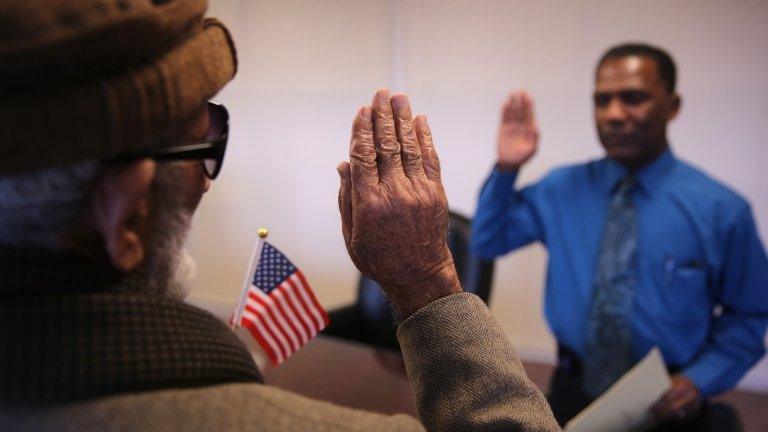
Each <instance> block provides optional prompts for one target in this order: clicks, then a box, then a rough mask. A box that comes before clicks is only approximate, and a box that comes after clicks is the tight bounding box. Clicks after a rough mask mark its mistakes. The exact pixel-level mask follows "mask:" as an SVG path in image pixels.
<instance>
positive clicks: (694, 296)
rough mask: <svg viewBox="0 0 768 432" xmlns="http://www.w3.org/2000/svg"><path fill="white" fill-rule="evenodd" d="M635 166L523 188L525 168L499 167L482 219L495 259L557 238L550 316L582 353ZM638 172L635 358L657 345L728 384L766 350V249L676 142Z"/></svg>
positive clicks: (698, 378)
mask: <svg viewBox="0 0 768 432" xmlns="http://www.w3.org/2000/svg"><path fill="white" fill-rule="evenodd" d="M626 175H627V171H626V169H625V168H624V167H623V166H621V165H620V164H618V163H616V162H615V161H613V160H610V159H607V158H606V159H601V160H597V161H592V162H589V163H586V164H581V165H574V166H568V167H564V168H560V169H556V170H554V171H552V172H551V173H549V174H548V175H547V176H546V177H544V178H543V179H542V180H541V181H539V182H538V183H535V184H533V185H531V186H528V187H525V188H523V189H520V190H516V189H515V188H514V183H515V179H516V177H517V174H516V173H503V172H499V171H498V170H494V172H493V173H492V174H491V176H490V178H489V179H488V180H487V182H486V183H485V186H484V187H483V189H482V191H481V193H480V200H479V203H478V207H477V213H476V214H475V218H474V222H473V238H472V249H473V250H474V251H475V252H476V253H478V254H479V255H482V256H484V257H486V258H491V257H496V256H499V255H502V254H504V253H506V252H509V251H510V250H513V249H517V248H519V247H522V246H524V245H526V244H529V243H531V242H534V241H541V242H542V243H543V244H544V245H545V246H546V247H547V250H548V252H549V263H548V267H547V282H546V292H545V314H546V318H547V321H548V323H549V326H550V328H551V330H552V332H553V333H554V334H555V337H556V338H557V340H558V341H559V342H560V343H561V344H563V345H565V346H567V347H569V348H571V349H572V350H574V351H576V352H577V353H578V354H579V355H580V356H581V357H582V358H584V354H585V352H584V350H585V345H586V323H587V321H586V320H587V312H588V310H589V305H590V301H591V299H592V284H593V280H594V273H595V268H596V260H597V256H598V251H599V245H600V236H601V235H602V232H603V221H604V219H605V211H606V208H607V204H608V199H609V197H610V195H611V192H612V190H613V188H614V187H615V186H616V184H617V183H618V182H619V181H620V180H621V179H623V178H624V177H625V176H626ZM636 178H637V180H638V183H639V187H638V189H637V190H636V191H635V193H634V195H633V199H634V203H635V208H636V209H637V223H638V233H637V236H638V245H637V253H638V256H637V258H638V267H637V272H638V276H637V277H638V278H637V284H636V288H635V290H636V291H635V297H634V304H633V308H632V317H631V321H632V332H633V334H632V337H633V349H634V355H635V358H636V360H639V359H640V358H642V357H643V356H644V355H645V354H646V353H647V352H648V351H649V350H650V349H651V348H652V347H654V346H659V347H660V348H661V352H662V354H663V357H664V359H665V361H666V363H667V365H668V366H670V367H671V368H675V369H679V370H680V371H681V372H682V373H683V374H685V375H686V376H688V377H689V378H690V379H691V380H693V382H694V383H695V384H696V385H697V386H698V388H699V390H700V391H701V392H702V394H703V395H704V396H711V395H714V394H717V393H720V392H723V391H725V390H728V389H730V388H732V387H733V386H734V385H735V384H736V382H737V381H738V380H739V379H740V378H741V377H742V376H743V375H744V374H745V373H746V371H747V370H748V369H749V368H750V367H751V366H752V365H753V364H754V363H755V362H757V361H758V360H759V359H760V357H761V356H762V355H763V354H764V352H765V348H764V346H763V337H764V334H765V329H766V326H767V325H768V258H766V254H765V250H764V249H763V246H762V244H761V243H760V239H759V237H758V234H757V230H756V228H755V223H754V220H753V218H752V213H751V211H750V208H749V204H748V203H747V202H746V200H744V199H743V198H742V197H740V196H739V195H738V194H736V193H735V192H733V191H732V190H730V189H728V188H727V187H725V186H723V185H722V184H720V183H718V182H716V181H715V180H713V179H712V178H710V177H708V176H707V175H706V174H704V173H702V172H701V171H699V170H697V169H696V168H694V167H692V166H690V165H688V164H686V163H684V162H682V161H680V160H678V159H676V158H675V157H674V156H673V155H672V153H671V152H669V151H667V152H666V153H664V154H663V155H662V156H660V157H659V158H658V159H657V160H655V161H654V162H652V163H651V164H650V165H648V166H646V167H645V168H643V169H642V170H641V171H639V172H638V173H636Z"/></svg>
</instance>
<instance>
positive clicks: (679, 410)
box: [651, 375, 702, 420]
mask: <svg viewBox="0 0 768 432" xmlns="http://www.w3.org/2000/svg"><path fill="white" fill-rule="evenodd" d="M701 402H702V398H701V393H700V392H699V389H698V388H696V385H695V384H694V383H693V381H691V380H690V379H689V378H687V377H686V376H684V375H675V376H673V377H672V385H671V386H670V387H669V390H667V392H666V393H664V395H662V396H661V398H660V399H659V400H658V401H657V402H656V403H655V404H654V405H653V406H652V407H651V412H652V413H653V415H654V417H656V419H658V420H671V419H685V418H687V417H690V416H693V415H695V414H696V413H697V412H698V411H699V409H700V408H701Z"/></svg>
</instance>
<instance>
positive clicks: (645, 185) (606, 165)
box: [601, 149, 677, 195]
mask: <svg viewBox="0 0 768 432" xmlns="http://www.w3.org/2000/svg"><path fill="white" fill-rule="evenodd" d="M676 160H677V159H675V156H674V155H673V154H672V151H671V150H669V149H667V150H665V151H664V153H662V154H661V155H660V156H659V157H657V158H656V160H654V161H653V162H651V163H650V164H648V165H646V166H645V167H643V168H642V169H641V170H640V171H638V172H636V173H635V179H636V180H637V184H638V186H639V188H640V189H641V190H642V191H644V192H645V193H646V194H649V195H650V194H652V193H654V192H655V191H656V190H658V188H659V186H660V185H661V183H662V181H663V180H664V177H665V176H666V174H667V173H668V172H669V170H670V169H671V168H672V166H673V165H674V164H675V161H676ZM602 162H603V163H602V165H603V173H602V174H603V175H602V176H601V177H602V182H601V183H602V186H603V189H604V191H605V192H606V193H608V194H610V193H611V192H612V191H613V189H614V188H615V187H616V185H617V184H618V183H619V182H620V181H621V180H622V179H624V178H625V177H626V176H627V175H628V174H629V170H628V169H627V168H626V167H624V166H623V165H621V164H620V163H618V162H616V161H614V160H613V159H610V158H605V159H603V161H602Z"/></svg>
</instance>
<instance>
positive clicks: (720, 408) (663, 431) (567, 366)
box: [547, 346, 742, 432]
mask: <svg viewBox="0 0 768 432" xmlns="http://www.w3.org/2000/svg"><path fill="white" fill-rule="evenodd" d="M582 374H583V368H582V365H581V360H580V359H579V357H578V356H577V355H576V354H575V353H574V352H573V351H571V350H569V349H568V348H566V347H563V346H560V347H558V365H557V368H556V369H555V372H554V374H553V375H552V381H551V383H550V385H549V394H548V395H547V399H548V400H549V404H550V406H551V407H552V412H553V413H554V414H555V419H556V420H557V422H558V423H559V424H560V426H565V424H566V423H568V421H569V420H571V419H572V418H574V417H575V416H576V415H577V414H578V413H580V412H581V411H582V410H583V409H584V408H586V407H587V406H588V405H589V404H590V403H592V401H593V399H592V398H591V397H590V396H589V395H587V394H586V393H585V392H584V390H583V389H582V386H581V383H582ZM652 431H653V432H673V431H697V432H698V431H702V432H708V431H713V432H714V431H717V432H720V431H723V432H728V431H733V432H741V431H742V427H741V422H740V421H739V417H738V415H737V414H736V411H735V410H734V409H733V408H732V407H731V406H730V405H728V404H725V403H708V402H705V403H704V405H703V407H702V409H701V411H700V412H699V413H698V414H697V415H696V416H694V417H691V418H686V419H685V420H675V421H667V422H664V423H662V424H659V425H657V426H656V427H654V428H653V429H652ZM617 432H619V431H617Z"/></svg>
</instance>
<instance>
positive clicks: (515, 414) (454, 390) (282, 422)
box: [0, 254, 559, 431]
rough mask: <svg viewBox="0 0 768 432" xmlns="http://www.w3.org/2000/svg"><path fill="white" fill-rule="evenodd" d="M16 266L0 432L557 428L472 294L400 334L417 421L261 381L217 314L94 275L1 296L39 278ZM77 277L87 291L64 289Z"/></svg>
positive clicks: (3, 281)
mask: <svg viewBox="0 0 768 432" xmlns="http://www.w3.org/2000/svg"><path fill="white" fill-rule="evenodd" d="M5 258H7V256H6V257H5ZM12 261H13V262H15V263H16V265H15V266H13V268H14V269H16V270H12V269H11V267H8V266H7V264H9V263H8V262H7V260H6V262H5V263H3V255H2V254H0V271H1V270H3V269H5V270H8V271H5V272H3V273H2V275H0V287H1V288H2V291H0V292H1V293H2V297H0V430H4V431H5V430H36V431H39V430H56V431H87V430H99V431H103V430H115V431H145V430H175V431H192V430H194V431H198V430H216V431H241V430H242V431H245V430H269V431H309V430H317V431H389V430H393V431H395V430H402V431H420V430H424V429H425V428H426V429H427V430H435V431H454V430H479V431H484V430H511V431H518V430H519V431H556V430H559V427H558V425H557V423H556V422H555V420H554V418H553V416H552V413H551V411H550V409H549V406H548V405H547V402H546V400H545V399H544V397H543V395H542V394H541V393H540V392H539V390H538V389H537V388H536V387H535V386H534V385H533V383H532V382H531V381H530V380H529V379H528V378H527V376H526V375H525V372H524V371H523V368H522V365H521V363H520V361H519V360H518V358H517V357H516V355H515V353H514V350H513V348H512V346H511V345H510V343H509V341H508V340H507V339H506V338H505V336H504V334H503V332H502V330H501V328H500V327H499V325H498V324H497V323H496V322H495V320H494V319H493V317H492V316H491V314H490V312H489V310H488V309H487V307H486V306H485V305H484V304H483V302H482V301H481V300H480V299H479V298H477V297H476V296H474V295H472V294H466V293H461V294H454V295H451V296H449V297H445V298H442V299H439V300H437V301H434V302H433V303H431V304H429V305H428V306H426V307H425V308H423V309H422V310H420V311H418V312H417V313H416V314H414V315H413V316H411V317H410V318H408V319H407V320H405V321H404V322H403V323H402V324H401V325H400V327H399V329H398V339H399V341H400V344H401V347H402V350H403V356H404V359H405V364H406V369H407V372H408V376H409V378H410V380H411V382H412V386H413V389H414V393H415V396H416V401H417V407H418V411H419V419H415V418H412V417H409V416H406V415H402V414H400V415H383V414H377V413H370V412H365V411H361V410H356V409H351V408H345V407H341V406H337V405H334V404H331V403H328V402H323V401H318V400H312V399H309V398H306V397H303V396H300V395H297V394H293V393H290V392H287V391H284V390H280V389H277V388H274V387H271V386H268V385H264V384H263V380H262V378H261V374H260V373H259V371H258V368H257V367H256V365H255V364H254V363H253V361H252V359H251V357H250V355H249V353H248V351H247V350H246V349H245V348H244V347H243V346H242V344H241V343H240V342H239V341H238V340H237V339H236V338H235V337H234V335H233V334H232V333H231V332H230V331H229V329H228V328H227V327H226V326H225V325H224V324H223V323H222V322H220V321H219V320H218V319H216V318H215V317H213V315H211V314H209V313H208V312H206V311H203V310H200V309H198V308H195V307H193V306H190V305H187V304H185V303H182V302H178V301H174V300H171V299H168V298H165V297H162V296H153V295H149V294H141V293H137V292H136V291H134V290H125V289H122V290H121V289H106V288H104V283H103V282H96V281H97V280H98V281H104V280H109V277H110V276H109V274H107V273H104V272H99V271H97V270H93V269H92V271H74V272H73V271H70V272H68V273H66V274H60V272H55V271H52V272H45V271H42V272H37V273H35V277H38V278H39V277H44V278H48V279H49V280H50V279H54V278H58V279H59V280H58V281H57V285H56V289H54V290H46V289H42V288H41V287H40V285H39V284H38V285H36V286H35V288H34V289H29V290H25V289H8V287H13V286H16V287H17V288H20V286H19V285H18V283H19V282H20V279H19V278H16V282H15V283H14V282H13V281H12V279H14V274H15V275H17V276H20V275H23V276H24V277H25V278H26V280H29V279H35V277H30V274H29V273H27V274H26V275H24V272H23V271H21V270H19V269H24V268H25V266H24V265H19V259H18V256H17V257H15V258H14V259H13V260H12ZM22 261H23V260H22ZM59 262H60V260H59ZM3 264H6V266H5V267H4V266H3ZM80 265H81V263H78V264H77V266H80ZM77 266H76V267H77ZM80 270H82V268H81V269H80ZM84 279H90V280H91V281H90V285H89V286H90V289H82V288H81V289H76V288H75V286H74V285H73V284H72V283H71V282H73V281H75V280H77V281H78V282H81V283H82V282H83V280H84ZM122 285H125V284H124V283H123V284H122ZM96 286H98V288H94V287H96Z"/></svg>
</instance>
